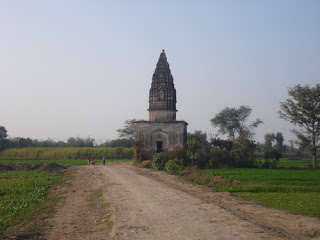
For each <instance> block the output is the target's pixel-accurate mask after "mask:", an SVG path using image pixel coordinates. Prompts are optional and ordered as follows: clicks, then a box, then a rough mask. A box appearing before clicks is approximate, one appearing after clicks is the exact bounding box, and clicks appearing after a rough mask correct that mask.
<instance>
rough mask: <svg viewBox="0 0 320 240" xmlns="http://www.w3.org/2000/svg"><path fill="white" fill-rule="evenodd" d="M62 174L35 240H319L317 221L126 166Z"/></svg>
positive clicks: (83, 168)
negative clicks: (52, 204)
mask: <svg viewBox="0 0 320 240" xmlns="http://www.w3.org/2000/svg"><path fill="white" fill-rule="evenodd" d="M68 171H71V177H68V178H67V179H66V180H65V182H64V183H63V184H61V185H59V186H58V187H57V188H56V189H54V191H56V192H57V193H58V195H59V194H60V195H61V194H63V198H62V200H60V201H59V203H58V204H57V205H56V211H55V213H54V214H53V215H51V216H49V217H46V218H45V219H44V220H41V222H37V231H38V233H37V236H38V237H39V238H41V239H116V240H118V239H119V240H122V239H148V240H150V239H152V240H153V239H155V240H156V239H166V240H167V239H175V240H176V239H320V238H319V236H320V220H319V219H317V218H311V217H304V216H300V215H294V214H289V213H286V212H284V211H280V210H275V209H270V208H266V207H263V206H261V205H259V204H255V203H253V202H250V201H247V200H244V199H242V198H240V197H236V196H233V195H231V194H229V193H221V192H214V191H212V189H210V188H207V187H203V186H198V185H194V184H191V183H187V182H185V181H184V180H182V179H180V178H178V177H176V176H172V175H168V174H166V173H165V172H162V171H151V170H148V169H140V168H136V167H133V166H131V163H129V162H120V163H108V164H107V166H103V165H94V166H74V167H71V168H70V169H69V170H68ZM111 222H112V223H111ZM21 236H22V235H21ZM25 236H27V235H25ZM30 236H31V235H30ZM34 236H35V235H33V237H30V238H32V239H34ZM30 238H27V237H24V238H23V239H30Z"/></svg>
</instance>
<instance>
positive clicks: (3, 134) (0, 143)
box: [0, 126, 8, 151]
mask: <svg viewBox="0 0 320 240" xmlns="http://www.w3.org/2000/svg"><path fill="white" fill-rule="evenodd" d="M7 137H8V134H7V129H6V128H5V127H3V126H0V151H1V150H3V149H5V147H6V140H7Z"/></svg>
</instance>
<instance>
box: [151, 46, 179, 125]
mask: <svg viewBox="0 0 320 240" xmlns="http://www.w3.org/2000/svg"><path fill="white" fill-rule="evenodd" d="M176 102H177V100H176V89H175V87H174V83H173V77H172V75H171V70H170V66H169V63H168V61H167V56H166V54H165V51H164V50H162V52H161V54H160V57H159V60H158V62H157V65H156V69H155V71H154V74H153V76H152V84H151V88H150V92H149V109H148V111H149V121H175V120H176V112H177V110H176Z"/></svg>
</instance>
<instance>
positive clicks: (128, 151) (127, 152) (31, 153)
mask: <svg viewBox="0 0 320 240" xmlns="http://www.w3.org/2000/svg"><path fill="white" fill-rule="evenodd" d="M88 154H90V155H91V157H93V158H95V159H102V157H103V156H105V157H106V159H129V158H131V159H132V158H133V148H125V147H116V148H107V147H91V148H88V147H83V148H76V147H75V148H9V149H5V150H4V151H2V152H1V153H0V157H11V158H12V157H21V158H40V159H51V160H60V159H75V160H78V159H86V158H87V156H88Z"/></svg>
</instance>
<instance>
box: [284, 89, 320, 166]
mask: <svg viewBox="0 0 320 240" xmlns="http://www.w3.org/2000/svg"><path fill="white" fill-rule="evenodd" d="M288 94H289V96H290V98H288V99H286V101H285V102H281V103H280V111H279V112H278V113H279V115H280V118H282V119H284V120H287V121H289V122H291V123H293V124H294V125H297V126H299V127H300V128H301V129H300V131H298V130H292V132H293V133H294V134H295V135H296V137H297V138H298V143H299V146H300V148H301V149H304V150H307V151H309V152H311V154H312V161H313V168H316V167H317V150H318V148H319V147H320V146H319V137H320V84H316V85H315V86H314V87H310V86H309V85H306V86H301V85H299V84H298V85H296V86H294V87H292V88H289V90H288Z"/></svg>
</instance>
